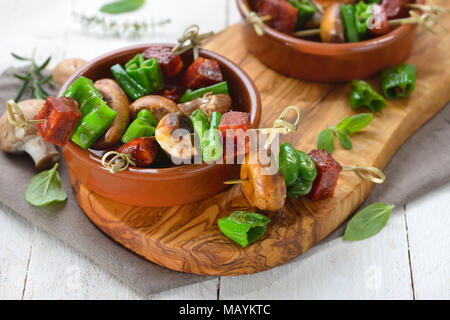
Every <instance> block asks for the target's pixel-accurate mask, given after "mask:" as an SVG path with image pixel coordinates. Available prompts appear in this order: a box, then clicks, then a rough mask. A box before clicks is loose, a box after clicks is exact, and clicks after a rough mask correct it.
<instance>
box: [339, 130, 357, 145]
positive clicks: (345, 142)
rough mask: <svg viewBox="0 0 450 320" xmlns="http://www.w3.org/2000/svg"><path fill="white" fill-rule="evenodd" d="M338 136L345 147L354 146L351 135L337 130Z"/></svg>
mask: <svg viewBox="0 0 450 320" xmlns="http://www.w3.org/2000/svg"><path fill="white" fill-rule="evenodd" d="M336 136H337V138H338V140H339V142H340V143H341V145H342V146H343V147H344V148H345V149H351V148H353V144H352V141H351V140H350V137H349V136H348V134H347V133H346V132H344V131H340V130H337V131H336Z"/></svg>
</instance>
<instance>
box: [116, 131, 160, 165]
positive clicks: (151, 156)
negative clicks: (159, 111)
mask: <svg viewBox="0 0 450 320" xmlns="http://www.w3.org/2000/svg"><path fill="white" fill-rule="evenodd" d="M117 152H120V153H125V154H130V155H131V160H133V161H134V162H135V163H136V167H139V168H145V167H148V166H149V165H151V164H152V163H153V161H154V160H155V157H156V153H157V152H158V148H157V147H156V145H155V142H154V141H153V139H152V138H150V137H142V138H136V139H134V140H131V141H130V142H128V143H126V144H124V145H123V146H121V147H120V148H118V149H117Z"/></svg>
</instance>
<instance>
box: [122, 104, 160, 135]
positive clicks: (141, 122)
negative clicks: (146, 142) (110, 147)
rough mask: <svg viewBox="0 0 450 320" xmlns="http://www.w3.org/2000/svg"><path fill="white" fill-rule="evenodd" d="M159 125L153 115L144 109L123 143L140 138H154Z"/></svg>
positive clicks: (128, 130)
mask: <svg viewBox="0 0 450 320" xmlns="http://www.w3.org/2000/svg"><path fill="white" fill-rule="evenodd" d="M157 125H158V121H156V119H155V117H153V115H152V113H151V112H150V111H149V110H147V109H142V110H141V111H139V113H138V114H137V117H136V119H135V120H134V121H133V122H132V123H131V124H130V125H129V126H128V128H127V130H126V131H125V133H124V135H123V136H122V143H127V142H130V141H131V140H134V139H136V138H140V137H151V136H154V135H155V130H156V128H155V127H156V126H157Z"/></svg>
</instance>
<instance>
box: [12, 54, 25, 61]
mask: <svg viewBox="0 0 450 320" xmlns="http://www.w3.org/2000/svg"><path fill="white" fill-rule="evenodd" d="M11 55H12V56H13V57H14V58H16V59H17V60H22V61H28V60H30V59H29V58H24V57H22V56H19V55H18V54H15V53H14V52H11Z"/></svg>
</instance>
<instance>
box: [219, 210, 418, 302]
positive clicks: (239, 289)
mask: <svg viewBox="0 0 450 320" xmlns="http://www.w3.org/2000/svg"><path fill="white" fill-rule="evenodd" d="M405 230H406V228H405V220H404V214H403V208H398V209H397V210H395V211H394V213H393V215H392V217H391V219H390V221H389V223H388V224H387V226H386V227H385V228H384V229H383V230H382V231H381V232H380V233H379V234H378V235H377V236H375V237H372V238H370V239H367V240H364V241H359V242H347V241H344V240H343V239H342V238H341V239H336V240H333V241H330V242H328V243H326V244H324V245H323V246H321V247H320V248H315V249H313V251H311V252H307V253H306V254H305V255H303V256H300V257H299V258H297V259H296V260H295V261H294V262H292V263H288V264H286V265H283V266H281V267H278V268H275V269H272V270H270V271H266V272H263V273H260V274H255V275H250V276H239V277H222V278H221V285H220V299H241V298H243V299H411V298H412V289H411V279H410V272H409V266H408V253H407V241H406V231H405Z"/></svg>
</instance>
